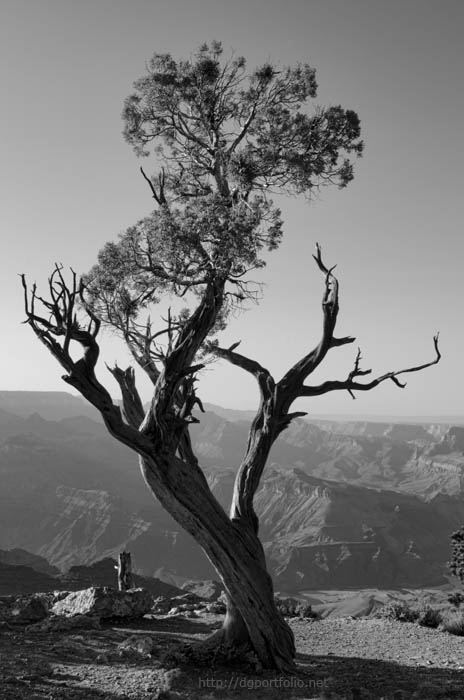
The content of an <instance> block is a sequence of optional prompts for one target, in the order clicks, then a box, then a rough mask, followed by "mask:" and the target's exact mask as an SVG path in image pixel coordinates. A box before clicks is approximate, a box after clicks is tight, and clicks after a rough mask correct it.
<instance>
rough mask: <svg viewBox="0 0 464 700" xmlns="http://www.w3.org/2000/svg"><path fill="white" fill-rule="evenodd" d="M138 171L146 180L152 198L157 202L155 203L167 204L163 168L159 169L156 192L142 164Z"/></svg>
mask: <svg viewBox="0 0 464 700" xmlns="http://www.w3.org/2000/svg"><path fill="white" fill-rule="evenodd" d="M140 172H141V173H142V175H143V177H144V178H145V180H146V181H147V182H148V185H149V187H150V190H151V193H152V195H153V199H154V200H155V201H156V202H157V204H159V206H160V207H161V206H165V205H167V201H166V196H165V194H164V186H165V183H166V175H165V172H164V168H163V169H162V170H161V173H160V174H159V175H158V187H159V191H158V192H157V191H156V188H155V186H154V184H153V182H152V181H151V179H150V178H149V177H148V175H147V174H146V173H145V171H144V169H143V168H142V166H140Z"/></svg>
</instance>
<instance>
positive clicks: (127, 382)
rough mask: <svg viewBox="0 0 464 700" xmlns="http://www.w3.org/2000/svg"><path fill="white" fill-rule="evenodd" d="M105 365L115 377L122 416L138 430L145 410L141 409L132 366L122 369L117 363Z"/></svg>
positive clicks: (141, 405)
mask: <svg viewBox="0 0 464 700" xmlns="http://www.w3.org/2000/svg"><path fill="white" fill-rule="evenodd" d="M106 367H107V369H108V371H109V372H111V374H112V375H113V377H114V378H115V379H116V381H117V383H118V384H119V388H120V389H121V396H122V405H123V412H124V418H125V419H126V421H127V422H128V423H129V425H131V426H132V427H133V428H136V429H137V430H138V429H139V427H140V424H141V423H142V421H143V419H144V417H145V411H144V410H143V404H142V400H141V398H140V395H139V392H138V391H137V387H136V386H135V374H134V370H133V368H132V367H128V368H127V369H125V370H123V369H121V368H120V367H118V366H117V365H115V366H114V367H109V366H108V365H106Z"/></svg>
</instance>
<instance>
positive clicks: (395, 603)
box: [376, 600, 420, 622]
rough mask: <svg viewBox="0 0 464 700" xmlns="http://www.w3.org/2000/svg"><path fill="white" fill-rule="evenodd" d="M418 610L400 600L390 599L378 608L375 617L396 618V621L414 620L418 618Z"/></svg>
mask: <svg viewBox="0 0 464 700" xmlns="http://www.w3.org/2000/svg"><path fill="white" fill-rule="evenodd" d="M419 615H420V613H419V611H418V610H417V609H416V610H415V609H414V608H411V607H410V606H409V605H408V604H407V603H405V602H404V601H402V600H392V601H391V602H390V603H386V604H385V605H384V606H383V607H382V608H379V610H378V612H377V614H376V617H381V618H383V619H386V620H398V622H416V620H417V619H418V618H419Z"/></svg>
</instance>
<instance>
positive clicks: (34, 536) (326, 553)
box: [0, 392, 464, 592]
mask: <svg viewBox="0 0 464 700" xmlns="http://www.w3.org/2000/svg"><path fill="white" fill-rule="evenodd" d="M206 408H207V412H206V413H205V414H202V415H201V423H200V424H199V425H194V426H193V427H192V440H193V443H194V447H195V450H196V452H197V454H198V456H199V459H200V462H201V464H202V465H203V466H204V468H205V471H206V474H207V477H208V480H209V482H210V485H211V488H212V490H213V492H214V493H215V495H216V497H217V498H218V500H219V501H220V502H221V503H222V504H223V505H224V507H225V508H227V507H228V505H229V503H230V498H231V493H232V489H233V482H234V478H235V473H236V469H237V466H238V463H239V461H240V458H241V456H242V454H243V451H244V446H245V444H246V439H247V431H248V423H249V420H250V418H251V412H248V411H244V412H242V411H236V410H233V411H231V410H230V409H223V408H221V407H217V406H211V405H206ZM96 418H97V417H96V415H95V413H94V412H93V411H92V410H91V409H89V407H88V406H87V405H86V404H85V402H84V401H82V400H81V399H79V398H77V397H75V396H72V395H70V394H67V393H65V392H0V475H1V482H2V489H1V491H0V548H1V549H2V551H3V559H2V557H1V556H0V567H1V569H2V571H3V574H2V576H4V578H3V579H1V580H3V581H5V582H6V584H5V585H13V584H12V581H13V579H14V574H15V572H14V571H7V569H8V567H12V566H13V567H15V566H17V567H27V568H28V569H30V570H32V571H35V574H30V575H31V576H33V577H35V580H36V582H37V585H38V586H42V585H48V583H47V582H48V579H41V581H39V578H38V577H39V576H42V577H51V578H53V579H54V578H55V577H56V576H57V575H58V574H57V569H59V570H60V572H68V573H66V574H64V573H60V577H62V576H68V584H69V585H74V584H72V582H71V579H69V576H71V578H72V576H74V577H77V578H76V585H81V584H82V585H83V581H84V579H85V582H86V583H85V585H87V583H89V582H90V581H92V583H93V584H94V585H109V583H108V581H109V579H110V578H111V577H112V575H113V574H112V570H111V567H112V566H113V564H112V561H113V559H114V558H115V557H116V556H117V554H118V552H120V551H122V550H123V549H128V550H130V551H131V553H132V556H133V561H134V562H135V570H136V573H137V575H139V576H146V577H149V578H153V577H154V575H155V573H156V572H158V573H159V578H162V579H163V582H164V584H165V585H171V586H173V587H174V588H175V589H176V590H178V588H181V587H183V585H184V584H185V585H191V586H194V585H196V584H195V581H205V580H212V581H214V580H215V579H216V578H217V576H216V573H215V571H214V569H213V568H212V566H211V564H210V563H209V561H208V560H207V558H206V557H205V556H204V554H203V553H202V551H201V550H200V549H199V548H198V546H197V545H196V543H195V542H194V541H193V540H192V538H191V537H190V536H189V535H188V534H186V533H185V532H184V531H182V530H181V529H180V528H179V526H178V525H177V523H175V522H174V521H173V520H172V519H171V518H170V517H169V516H168V515H167V513H166V512H165V511H164V510H163V509H162V508H161V506H160V505H159V503H158V502H157V501H156V500H155V499H154V498H153V497H152V495H151V494H150V493H149V491H148V490H147V488H146V486H145V484H144V482H143V479H142V477H141V475H140V471H139V467H138V460H137V457H136V455H134V454H133V453H131V452H130V451H129V450H128V449H126V448H125V447H123V446H121V445H119V444H118V443H117V442H116V441H115V440H113V439H112V438H111V437H110V436H109V435H108V434H107V432H106V430H105V428H104V426H103V425H102V423H101V422H99V421H98V419H96ZM265 475H266V478H265V480H264V482H263V484H262V488H261V489H260V491H259V492H258V494H257V498H256V505H257V509H258V512H259V514H260V515H261V524H260V532H261V534H262V538H263V543H264V547H265V551H266V555H267V557H268V560H269V565H270V570H271V572H272V575H273V577H274V580H275V582H276V587H277V588H278V589H280V590H283V591H288V592H293V591H297V590H311V589H313V590H314V589H318V588H343V587H366V586H368V587H386V586H387V587H395V586H411V587H412V586H423V585H440V584H443V583H445V582H446V578H445V572H446V561H447V560H448V559H449V556H450V549H449V545H450V542H449V537H450V534H451V532H453V531H454V530H456V529H457V528H458V527H460V526H461V525H462V523H463V522H464V498H463V495H464V493H463V492H464V478H463V477H464V426H463V425H460V424H455V425H448V424H447V423H446V422H440V420H437V419H434V420H433V421H430V422H428V421H426V422H423V423H419V422H415V421H414V420H409V422H408V421H401V422H395V421H388V420H385V421H380V420H379V421H375V422H369V421H366V420H359V421H358V420H353V419H350V420H344V421H336V420H328V419H325V418H324V417H320V418H319V419H312V420H311V421H309V420H299V421H295V422H293V423H292V424H291V426H290V427H289V429H288V430H287V431H285V432H284V433H283V434H282V436H281V438H280V439H279V440H278V442H277V443H276V445H275V446H274V448H273V450H272V453H271V457H270V460H269V464H268V468H267V470H266V473H265ZM411 543H412V544H411ZM7 550H8V551H9V554H8V555H7V554H5V552H6V551H7ZM24 550H26V554H27V555H28V556H26V554H18V553H17V552H18V551H19V552H21V551H22V552H24ZM14 552H16V554H14ZM30 552H32V553H34V554H33V555H30V554H28V553H30ZM31 556H35V557H36V559H35V560H33V559H31ZM8 557H9V558H8ZM12 557H13V559H14V557H16V559H14V561H13V559H12ZM40 557H44V558H45V559H46V560H47V562H50V564H48V563H47V565H46V566H45V565H44V564H43V559H42V560H40ZM101 560H104V561H105V562H106V564H104V565H103V564H101V563H100V564H99V565H98V566H99V568H98V571H97V570H95V571H93V573H92V572H89V571H88V570H87V569H86V568H85V567H92V566H93V565H94V564H95V562H101ZM40 562H42V563H40ZM108 562H110V563H108ZM82 566H84V569H82V568H79V567H82ZM104 566H105V567H106V569H104V568H103V567H104ZM34 567H35V568H34ZM40 567H42V568H40ZM47 567H49V568H47ZM54 567H55V568H54ZM74 567H77V568H76V569H75V568H74ZM16 573H18V572H17V571H16ZM23 573H24V572H23ZM97 574H98V576H100V577H101V578H100V579H98V581H97V580H95V577H97V578H98V576H97ZM77 579H79V581H80V582H79V584H78V583H77ZM60 580H61V578H60ZM8 581H9V582H10V583H8ZM13 582H14V581H13ZM188 582H190V583H188ZM157 585H158V584H157ZM201 585H203V584H201ZM205 585H206V584H205ZM35 590H42V589H37V588H35Z"/></svg>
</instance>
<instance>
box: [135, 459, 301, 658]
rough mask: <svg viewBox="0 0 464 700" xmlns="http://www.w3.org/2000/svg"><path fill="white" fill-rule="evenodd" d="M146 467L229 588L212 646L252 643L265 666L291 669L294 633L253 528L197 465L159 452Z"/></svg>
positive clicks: (163, 500) (144, 462)
mask: <svg viewBox="0 0 464 700" xmlns="http://www.w3.org/2000/svg"><path fill="white" fill-rule="evenodd" d="M141 469H142V473H143V476H144V478H145V481H146V483H147V485H148V487H149V488H150V490H151V491H152V493H153V494H154V495H155V496H156V498H157V499H158V500H159V501H160V502H161V504H162V505H163V506H164V508H165V509H166V510H167V511H168V512H169V513H170V515H171V516H172V517H173V518H174V519H175V520H176V521H177V522H178V523H179V524H180V525H181V526H182V527H183V528H185V529H186V530H187V531H188V532H189V533H190V534H191V535H192V536H193V537H194V538H195V540H196V541H197V542H198V544H199V545H200V546H201V547H202V548H203V550H204V551H205V553H206V555H207V557H208V559H209V560H210V561H211V563H212V564H213V566H214V567H215V569H216V571H217V572H218V575H219V577H220V579H221V581H222V583H223V585H224V588H225V590H226V593H227V597H228V605H227V613H226V616H225V619H224V624H223V626H222V628H221V629H220V630H219V632H217V633H216V634H215V635H213V637H212V638H211V639H210V640H209V644H211V645H219V646H224V647H225V648H227V649H238V648H241V647H243V646H248V647H250V648H251V649H252V650H253V651H254V652H255V653H256V655H257V657H258V659H259V661H260V662H261V664H262V665H263V667H264V668H269V669H278V670H281V671H290V670H292V669H293V668H294V658H295V643H294V639H293V633H292V631H291V629H290V628H289V626H288V625H287V623H286V622H285V620H284V619H283V617H282V616H281V614H280V613H279V611H278V610H277V608H276V605H275V602H274V591H273V585H272V580H271V577H270V576H269V573H268V572H267V569H266V562H265V556H264V550H263V547H262V545H261V542H260V541H259V538H258V536H257V533H256V532H255V530H254V528H252V527H250V526H249V524H248V523H247V522H241V521H240V520H236V521H233V520H231V519H230V518H229V517H228V516H227V514H226V513H225V511H224V510H223V508H222V507H221V506H220V504H219V503H218V502H217V500H216V499H215V498H214V496H213V495H212V494H211V491H210V490H209V488H208V487H207V484H206V481H205V480H204V476H203V474H202V472H201V471H200V470H199V469H198V470H197V469H196V468H195V465H193V464H192V465H187V464H186V463H185V462H184V461H182V460H180V459H177V458H175V457H172V455H171V456H163V455H160V454H158V455H157V456H156V457H153V458H146V457H145V458H143V459H141Z"/></svg>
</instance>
